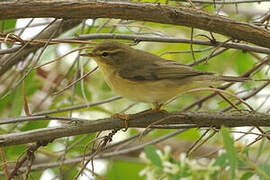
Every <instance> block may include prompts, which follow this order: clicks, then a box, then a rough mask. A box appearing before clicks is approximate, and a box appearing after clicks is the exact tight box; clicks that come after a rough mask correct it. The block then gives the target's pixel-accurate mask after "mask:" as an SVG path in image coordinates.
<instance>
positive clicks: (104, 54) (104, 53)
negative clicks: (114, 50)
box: [101, 52, 109, 57]
mask: <svg viewBox="0 0 270 180" xmlns="http://www.w3.org/2000/svg"><path fill="white" fill-rule="evenodd" d="M101 55H102V56H103V57H106V56H108V55H109V53H107V52H103V53H102V54H101Z"/></svg>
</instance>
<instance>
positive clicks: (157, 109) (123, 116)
mask: <svg viewBox="0 0 270 180" xmlns="http://www.w3.org/2000/svg"><path fill="white" fill-rule="evenodd" d="M162 105H163V104H158V103H154V104H153V106H154V108H153V109H151V110H147V111H144V112H140V113H137V114H129V115H128V114H119V113H115V114H113V115H112V117H116V118H119V119H122V120H124V123H125V129H124V130H123V131H124V132H126V131H127V130H128V120H130V119H131V118H135V117H138V116H143V115H145V114H149V113H153V112H161V113H165V114H167V113H168V112H167V111H166V110H161V107H162Z"/></svg>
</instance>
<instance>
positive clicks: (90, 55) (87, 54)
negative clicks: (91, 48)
mask: <svg viewBox="0 0 270 180" xmlns="http://www.w3.org/2000/svg"><path fill="white" fill-rule="evenodd" d="M80 56H89V57H95V55H94V54H93V53H84V54H80Z"/></svg>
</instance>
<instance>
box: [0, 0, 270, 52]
mask: <svg viewBox="0 0 270 180" xmlns="http://www.w3.org/2000/svg"><path fill="white" fill-rule="evenodd" d="M30 17H31V18H38V17H54V18H93V19H94V18H117V19H126V20H138V21H150V22H156V23H165V24H174V25H182V26H188V27H193V28H198V29H203V30H206V31H210V32H215V33H219V34H223V35H225V36H229V37H231V38H233V39H238V40H244V41H247V42H251V43H254V44H257V45H260V46H263V47H268V48H270V33H269V32H268V31H267V30H265V29H263V28H260V27H258V26H255V25H252V24H248V23H244V22H240V21H236V20H233V19H230V18H228V17H225V16H221V15H214V14H209V13H207V12H204V11H201V10H197V9H193V8H187V7H183V6H178V7H172V6H167V5H161V4H153V3H133V2H111V1H106V2H96V1H87V2H86V1H81V0H73V1H57V0H52V1H44V0H40V1H16V2H1V3H0V19H15V18H30Z"/></svg>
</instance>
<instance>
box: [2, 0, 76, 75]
mask: <svg viewBox="0 0 270 180" xmlns="http://www.w3.org/2000/svg"><path fill="white" fill-rule="evenodd" d="M0 6H1V3H0ZM1 7H2V6H1ZM0 9H1V8H0ZM0 14H1V10H0ZM0 16H1V15H0ZM60 23H61V21H58V22H56V23H54V24H53V25H51V26H50V27H48V28H47V29H46V30H45V31H43V32H42V33H41V34H39V35H37V36H36V37H35V38H37V39H48V38H49V37H50V36H51V34H52V32H54V31H56V30H57V28H58V27H59V25H60ZM80 23H81V20H75V19H74V20H64V21H63V23H62V26H61V28H60V29H59V30H58V31H57V33H55V35H54V38H55V37H57V36H59V35H60V34H62V33H64V32H66V31H68V30H70V29H71V28H73V27H75V26H76V25H78V24H80ZM42 46H43V45H35V46H31V45H28V46H26V47H24V46H22V47H20V50H19V51H17V52H16V53H14V54H10V55H8V56H5V58H3V60H2V61H1V62H0V76H2V75H3V74H4V73H5V72H7V71H8V70H9V69H10V68H11V67H12V66H13V65H15V64H18V63H19V62H20V61H23V60H24V59H25V57H27V56H28V55H29V54H30V53H33V52H35V51H37V50H38V49H39V48H40V47H42Z"/></svg>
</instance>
